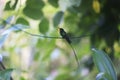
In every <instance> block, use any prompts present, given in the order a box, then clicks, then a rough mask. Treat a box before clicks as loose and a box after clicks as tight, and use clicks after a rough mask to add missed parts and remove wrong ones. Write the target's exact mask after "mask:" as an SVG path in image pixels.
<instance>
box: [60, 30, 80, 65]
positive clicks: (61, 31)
mask: <svg viewBox="0 0 120 80" xmlns="http://www.w3.org/2000/svg"><path fill="white" fill-rule="evenodd" d="M59 33H60V35H61V36H62V38H63V39H65V40H66V41H67V42H68V44H69V45H70V47H71V48H72V50H73V53H74V55H75V59H76V62H77V64H78V67H79V60H78V57H77V54H76V52H75V50H74V48H73V46H72V45H71V43H72V42H71V40H70V37H69V36H68V35H67V33H66V32H65V30H64V29H63V28H59Z"/></svg>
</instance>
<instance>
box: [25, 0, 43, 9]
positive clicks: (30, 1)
mask: <svg viewBox="0 0 120 80" xmlns="http://www.w3.org/2000/svg"><path fill="white" fill-rule="evenodd" d="M26 3H27V4H26V5H27V7H29V8H32V9H38V10H40V9H42V8H43V7H44V5H45V4H44V2H43V1H42V0H27V2H26Z"/></svg>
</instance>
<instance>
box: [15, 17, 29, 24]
mask: <svg viewBox="0 0 120 80" xmlns="http://www.w3.org/2000/svg"><path fill="white" fill-rule="evenodd" d="M16 23H18V24H24V25H29V22H28V21H27V20H26V19H25V18H21V17H20V18H18V19H17V21H16Z"/></svg>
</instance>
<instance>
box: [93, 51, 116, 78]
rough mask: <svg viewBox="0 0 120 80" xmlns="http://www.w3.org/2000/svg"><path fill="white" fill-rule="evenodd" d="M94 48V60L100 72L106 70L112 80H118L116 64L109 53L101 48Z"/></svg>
mask: <svg viewBox="0 0 120 80" xmlns="http://www.w3.org/2000/svg"><path fill="white" fill-rule="evenodd" d="M92 50H93V51H94V53H93V60H94V63H95V65H96V66H97V68H98V70H99V72H104V73H106V74H108V75H109V77H110V78H111V80H117V76H116V72H115V69H114V66H113V64H112V61H111V60H110V58H109V57H108V55H107V54H106V53H105V52H103V51H100V50H96V49H92Z"/></svg>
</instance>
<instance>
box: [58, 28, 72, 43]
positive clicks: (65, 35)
mask: <svg viewBox="0 0 120 80" xmlns="http://www.w3.org/2000/svg"><path fill="white" fill-rule="evenodd" d="M59 32H60V35H61V36H62V38H63V39H65V40H66V41H67V42H68V43H69V44H71V40H70V38H69V36H68V35H67V33H66V32H65V31H64V29H63V28H59Z"/></svg>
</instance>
